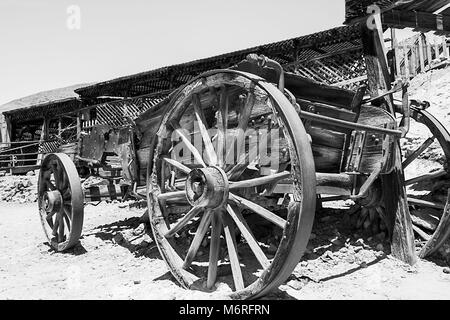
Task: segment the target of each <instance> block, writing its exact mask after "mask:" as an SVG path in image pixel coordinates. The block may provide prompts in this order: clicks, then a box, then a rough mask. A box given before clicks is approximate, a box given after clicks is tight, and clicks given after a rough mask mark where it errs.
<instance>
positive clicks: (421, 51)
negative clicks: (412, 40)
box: [419, 33, 425, 73]
mask: <svg viewBox="0 0 450 320" xmlns="http://www.w3.org/2000/svg"><path fill="white" fill-rule="evenodd" d="M423 49H424V46H423V33H421V34H420V35H419V59H420V72H421V73H422V72H425V59H424V54H423Z"/></svg>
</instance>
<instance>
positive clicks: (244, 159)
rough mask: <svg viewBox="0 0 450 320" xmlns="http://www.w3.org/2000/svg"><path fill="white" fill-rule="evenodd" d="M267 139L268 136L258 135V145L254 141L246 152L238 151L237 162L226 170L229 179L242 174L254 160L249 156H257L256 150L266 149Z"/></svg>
mask: <svg viewBox="0 0 450 320" xmlns="http://www.w3.org/2000/svg"><path fill="white" fill-rule="evenodd" d="M267 140H268V137H267V136H266V137H263V136H260V137H259V146H258V143H255V144H254V145H253V146H251V149H250V150H249V151H248V153H246V152H244V153H240V154H239V157H238V160H237V163H236V164H235V165H234V166H233V167H232V168H231V169H230V170H229V171H228V172H227V176H228V178H229V179H230V180H233V179H237V178H238V177H240V176H241V175H242V173H243V172H244V171H245V169H246V168H247V167H248V165H249V164H250V163H251V162H252V161H254V160H255V159H250V157H251V156H252V155H253V156H255V157H258V153H257V152H258V150H266V149H267Z"/></svg>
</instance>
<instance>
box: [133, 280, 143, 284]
mask: <svg viewBox="0 0 450 320" xmlns="http://www.w3.org/2000/svg"><path fill="white" fill-rule="evenodd" d="M133 283H134V284H140V283H141V280H134V281H133Z"/></svg>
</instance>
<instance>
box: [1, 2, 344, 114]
mask: <svg viewBox="0 0 450 320" xmlns="http://www.w3.org/2000/svg"><path fill="white" fill-rule="evenodd" d="M70 5H77V6H79V8H80V9H81V29H80V30H70V29H69V28H68V27H67V20H68V18H69V15H68V13H67V8H68V7H69V6H70ZM344 17H345V0H314V1H310V0H278V1H275V0H226V1H225V0H222V1H216V0H190V1H186V0H185V1H182V0H158V1H154V0H127V1H126V0H114V1H111V0H110V1H107V0H0V105H2V104H4V103H6V102H8V101H10V100H13V99H16V98H21V97H23V96H27V95H30V94H33V93H36V92H39V91H44V90H50V89H54V88H60V87H65V86H69V85H74V84H79V83H88V82H97V81H105V80H110V79H112V78H116V77H120V76H125V75H129V74H133V73H137V72H142V71H147V70H151V69H154V68H157V67H162V66H166V65H171V64H175V63H182V62H187V61H191V60H195V59H200V58H206V57H209V56H213V55H216V54H222V53H226V52H230V51H234V50H239V49H245V48H248V47H252V46H256V45H260V44H265V43H269V42H274V41H279V40H283V39H287V38H292V37H296V36H300V35H305V34H310V33H314V32H317V31H321V30H325V29H329V28H333V27H337V26H339V25H341V24H342V22H343V21H344Z"/></svg>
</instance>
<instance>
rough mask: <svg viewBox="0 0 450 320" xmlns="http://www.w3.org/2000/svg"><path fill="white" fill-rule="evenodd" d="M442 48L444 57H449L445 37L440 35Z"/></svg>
mask: <svg viewBox="0 0 450 320" xmlns="http://www.w3.org/2000/svg"><path fill="white" fill-rule="evenodd" d="M442 50H443V51H444V57H446V58H447V59H448V58H449V52H448V47H447V37H446V36H442Z"/></svg>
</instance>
